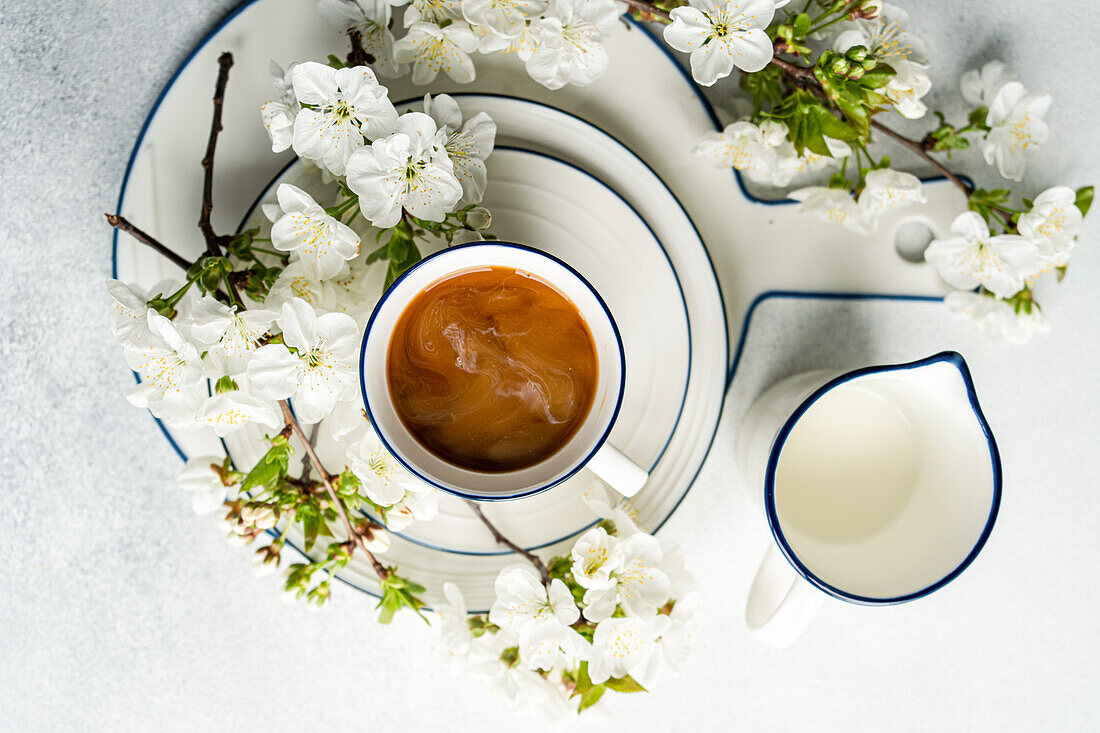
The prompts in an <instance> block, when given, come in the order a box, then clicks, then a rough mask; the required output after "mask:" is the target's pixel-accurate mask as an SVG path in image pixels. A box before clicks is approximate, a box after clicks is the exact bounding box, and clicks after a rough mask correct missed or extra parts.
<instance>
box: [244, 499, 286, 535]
mask: <svg viewBox="0 0 1100 733" xmlns="http://www.w3.org/2000/svg"><path fill="white" fill-rule="evenodd" d="M278 522H279V515H278V514H277V513H276V512H275V508H274V507H273V506H271V505H270V504H247V505H245V507H244V509H242V510H241V524H242V525H244V526H245V527H254V528H256V529H271V528H272V527H274V526H275V525H276V524H278Z"/></svg>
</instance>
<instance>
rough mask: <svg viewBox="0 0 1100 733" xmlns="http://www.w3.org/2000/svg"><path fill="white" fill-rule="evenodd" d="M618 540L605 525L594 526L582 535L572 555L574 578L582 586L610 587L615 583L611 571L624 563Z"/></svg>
mask: <svg viewBox="0 0 1100 733" xmlns="http://www.w3.org/2000/svg"><path fill="white" fill-rule="evenodd" d="M618 544H619V542H618V540H616V539H615V538H614V537H612V536H611V535H609V534H608V533H607V531H606V530H604V529H603V527H593V528H592V529H590V530H588V531H587V532H585V533H584V534H583V535H581V537H580V539H578V540H577V542H576V544H575V545H573V551H572V552H571V553H570V557H571V558H572V560H573V565H572V572H573V578H574V579H575V580H576V581H577V584H578V585H580V586H581V587H582V588H601V589H602V588H610V587H611V586H612V585H614V584H615V581H614V580H613V579H612V578H611V573H612V571H614V570H618V569H619V567H620V565H621V563H622V553H621V552H619V551H618Z"/></svg>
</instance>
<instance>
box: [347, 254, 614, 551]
mask: <svg viewBox="0 0 1100 733" xmlns="http://www.w3.org/2000/svg"><path fill="white" fill-rule="evenodd" d="M495 248H503V249H516V250H520V251H523V252H530V253H531V254H534V255H538V256H540V257H545V258H546V259H548V260H550V261H551V262H554V263H555V264H557V265H559V266H560V267H563V268H565V269H566V270H567V271H568V272H569V273H570V274H571V275H573V277H575V278H577V280H578V281H580V282H581V283H582V284H583V285H584V286H585V287H586V288H588V290H589V292H591V293H592V296H593V297H594V298H595V299H596V302H597V303H599V304H600V308H602V309H603V312H604V315H605V316H607V320H608V323H610V324H611V332H612V333H614V334H615V343H616V345H617V346H618V352H619V392H618V394H617V395H616V396H615V408H614V409H613V410H612V411H611V419H610V420H609V421H608V424H607V427H606V428H604V431H603V434H602V435H601V436H600V437H599V438H598V439H597V440H596V442H595V443H594V444H593V445H592V448H591V449H590V450H589V452H588V454H587V455H586V456H585V457H584V458H583V459H582V460H581V461H580V462H579V463H577V465H575V466H573V468H571V469H569V470H568V471H567V472H565V473H564V474H562V475H561V476H559V477H557V478H555V479H553V480H552V481H548V482H546V483H544V484H540V485H539V486H534V487H531V488H529V489H524V490H522V491H520V492H518V493H515V494H509V495H507V496H485V495H482V494H469V493H467V492H465V491H462V490H460V489H455V488H453V487H450V486H446V485H444V484H442V483H440V482H438V481H436V480H435V479H434V478H432V477H431V476H428V475H427V474H425V473H423V472H422V471H420V470H418V469H417V468H416V467H415V466H413V465H412V464H411V463H409V462H408V461H406V460H405V458H404V457H403V456H402V455H401V454H400V453H399V452H397V451H396V450H394V447H393V446H392V445H390V442H389V440H387V439H386V434H385V433H384V432H383V431H382V429H381V428H379V426H378V422H377V421H376V420H375V419H374V411H373V410H371V406H370V400H369V399H367V382H366V379H364V377H363V373H364V369H363V360H364V359H365V358H366V353H367V343H368V342H369V341H370V338H371V329H372V328H373V327H374V319H375V318H376V317H377V316H378V312H379V311H380V310H382V306H383V305H385V303H386V301H387V300H388V299H389V298H390V296H391V295H393V293H394V292H396V290H397V288H398V287H399V286H400V285H401V283H402V282H404V281H405V280H406V279H407V278H408V277H409V276H410V275H412V274H413V273H415V272H416V271H417V270H419V269H420V268H422V267H424V266H425V265H427V264H428V263H430V262H433V261H435V260H438V259H441V258H443V257H447V256H449V255H451V254H452V253H454V252H461V251H463V250H468V249H495ZM383 338H385V339H387V341H388V339H389V335H384V336H383ZM625 392H626V351H625V350H624V349H623V337H622V335H621V334H620V333H619V325H618V324H617V323H615V316H614V315H612V313H611V309H610V308H608V307H607V303H605V302H604V299H603V297H602V296H601V295H600V293H599V291H598V290H596V288H594V287H592V283H590V282H588V280H587V279H585V277H584V275H582V274H580V273H579V272H577V270H576V269H575V268H574V267H573V266H571V265H570V264H569V263H567V262H565V261H564V260H561V259H559V258H558V257H555V256H554V255H552V254H549V253H548V252H543V251H542V250H541V249H536V248H535V247H530V246H528V245H526V244H517V243H516V242H499V241H496V240H493V241H490V242H470V243H468V244H455V245H452V246H450V247H448V248H446V249H441V250H439V251H438V252H434V253H432V254H430V255H428V256H427V257H425V258H424V259H422V260H420V261H419V262H417V263H416V264H415V265H413V266H412V267H410V268H409V269H407V270H405V271H404V272H403V273H401V276H400V277H398V278H397V279H396V280H394V281H393V284H392V285H390V287H389V288H387V289H386V292H384V293H382V297H381V298H379V299H378V303H377V304H375V306H374V311H373V312H371V314H370V320H369V321H367V327H366V329H365V330H364V331H363V344H362V346H361V347H360V348H359V393H360V396H361V397H362V398H363V409H364V410H366V413H367V418H368V419H369V420H370V424H371V427H372V428H374V432H375V435H377V436H378V439H379V440H381V441H382V445H384V446H386V450H387V451H389V453H390V455H392V456H393V457H394V458H396V459H397V461H398V462H399V463H400V464H401V465H402V466H404V467H405V468H407V469H408V470H409V471H410V472H411V473H412V474H413V475H414V476H416V477H417V478H419V479H420V480H421V481H423V482H424V483H426V484H430V485H432V486H434V487H435V488H437V489H439V490H440V491H442V492H444V493H447V494H451V495H452V496H457V497H459V498H460V499H469V500H471V501H484V502H496V501H513V500H515V499H522V498H524V497H527V496H534V495H535V494H541V493H542V492H544V491H546V490H547V489H552V488H554V487H555V486H558V485H559V484H561V483H562V482H564V481H566V480H568V479H569V478H570V477H572V476H575V475H576V474H577V472H579V471H580V470H581V469H582V468H584V467H585V465H586V464H587V463H588V462H589V461H590V460H592V456H594V455H596V452H597V451H599V449H600V448H602V447H603V444H604V443H606V442H607V436H609V435H611V430H612V429H613V428H614V427H615V421H616V420H617V419H618V417H619V408H621V407H622V405H623V394H624V393H625ZM474 473H478V472H476V471H475V472H474ZM568 536H569V537H572V536H573V535H568ZM463 554H465V553H463Z"/></svg>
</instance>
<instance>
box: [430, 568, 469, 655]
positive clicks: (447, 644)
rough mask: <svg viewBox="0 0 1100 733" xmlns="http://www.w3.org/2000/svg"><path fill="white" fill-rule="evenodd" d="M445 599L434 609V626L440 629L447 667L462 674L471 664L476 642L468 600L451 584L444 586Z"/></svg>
mask: <svg viewBox="0 0 1100 733" xmlns="http://www.w3.org/2000/svg"><path fill="white" fill-rule="evenodd" d="M443 597H444V598H445V599H446V601H445V602H442V603H437V604H435V606H434V607H433V610H434V611H435V615H434V616H432V626H434V627H436V628H437V629H439V639H440V641H441V642H442V644H443V653H444V658H445V659H446V661H447V665H448V666H449V667H450V668H451V670H452V671H453V672H461V671H463V670H464V669H465V668H466V666H467V665H468V664H469V661H470V649H471V646H472V644H473V641H474V635H473V634H472V633H471V631H470V624H469V616H468V615H467V613H466V599H465V598H463V596H462V591H461V590H459V589H458V586H457V585H455V584H454V583H451V582H447V583H444V584H443Z"/></svg>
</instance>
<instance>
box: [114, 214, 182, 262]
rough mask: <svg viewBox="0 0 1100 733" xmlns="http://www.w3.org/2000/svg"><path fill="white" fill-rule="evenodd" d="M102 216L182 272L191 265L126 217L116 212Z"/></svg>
mask: <svg viewBox="0 0 1100 733" xmlns="http://www.w3.org/2000/svg"><path fill="white" fill-rule="evenodd" d="M104 216H105V217H107V223H108V224H110V225H111V226H113V227H114V228H115V229H119V230H121V231H124V232H126V233H127V234H129V235H130V236H131V237H133V238H134V239H136V240H137V241H139V242H141V243H142V244H144V245H145V246H147V247H150V248H152V249H153V250H154V251H156V252H157V253H159V254H161V255H163V256H164V257H166V258H167V259H168V261H169V262H171V263H172V264H174V265H176V266H178V267H179V268H180V269H182V270H183V271H184V272H186V271H187V269H188V268H190V267H191V263H190V262H188V261H187V260H186V259H184V258H183V257H180V256H179V255H178V254H176V253H175V252H173V251H172V250H170V249H168V248H167V247H165V246H164V245H163V244H161V243H160V242H158V241H157V240H156V239H154V238H153V237H152V236H151V235H149V234H147V233H146V232H144V231H143V230H141V229H138V228H137V227H136V226H134V225H133V224H131V223H130V221H129V220H128V219H127V218H126V217H124V216H119V215H118V214H104Z"/></svg>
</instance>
